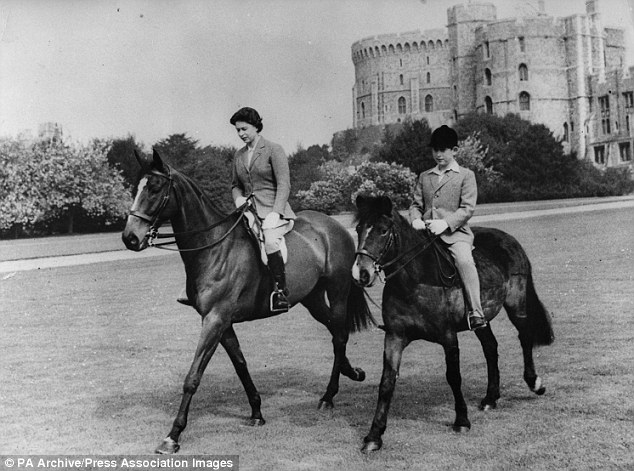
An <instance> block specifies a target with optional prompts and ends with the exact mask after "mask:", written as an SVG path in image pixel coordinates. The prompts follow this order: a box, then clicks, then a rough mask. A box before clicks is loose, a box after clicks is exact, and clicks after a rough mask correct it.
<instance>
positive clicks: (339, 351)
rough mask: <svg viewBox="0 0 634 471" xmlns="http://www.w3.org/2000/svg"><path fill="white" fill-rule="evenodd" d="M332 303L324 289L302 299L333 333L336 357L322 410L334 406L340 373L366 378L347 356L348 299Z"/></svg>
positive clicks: (353, 377)
mask: <svg viewBox="0 0 634 471" xmlns="http://www.w3.org/2000/svg"><path fill="white" fill-rule="evenodd" d="M329 299H330V293H329ZM332 303H333V304H332V308H329V307H328V305H327V304H326V300H325V299H324V292H323V290H316V291H314V292H313V293H311V294H310V295H309V296H307V297H306V298H304V300H302V304H304V306H306V307H307V308H308V311H309V312H310V314H311V315H312V316H313V317H314V318H315V319H316V320H317V321H319V322H320V323H322V324H323V325H324V326H326V328H328V330H329V332H330V334H331V335H332V345H333V350H334V355H335V358H334V361H333V365H332V372H331V374H330V381H328V386H327V387H326V392H325V393H324V395H323V396H322V398H321V399H320V400H319V406H318V407H319V409H320V410H328V409H332V408H333V407H334V403H333V398H334V397H335V395H336V394H337V393H338V392H339V375H340V374H343V375H344V376H347V377H348V378H350V379H352V380H354V381H363V380H364V379H365V372H364V371H363V370H362V369H360V368H353V367H352V365H350V361H349V360H348V357H347V356H346V345H347V343H348V338H349V334H348V332H347V330H346V319H345V316H346V300H345V299H343V300H339V298H338V297H337V298H336V299H335V301H334V302H332Z"/></svg>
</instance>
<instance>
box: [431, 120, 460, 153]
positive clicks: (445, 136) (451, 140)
mask: <svg viewBox="0 0 634 471" xmlns="http://www.w3.org/2000/svg"><path fill="white" fill-rule="evenodd" d="M457 145H458V134H456V131H454V130H453V129H451V128H450V127H449V126H445V125H442V126H440V127H439V128H437V129H436V130H434V132H433V133H431V140H430V141H429V147H431V148H432V149H434V150H445V149H453V148H454V147H456V146H457Z"/></svg>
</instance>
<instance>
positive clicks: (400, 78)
mask: <svg viewBox="0 0 634 471" xmlns="http://www.w3.org/2000/svg"><path fill="white" fill-rule="evenodd" d="M398 79H399V81H400V82H401V85H403V74H401V75H399V76H398Z"/></svg>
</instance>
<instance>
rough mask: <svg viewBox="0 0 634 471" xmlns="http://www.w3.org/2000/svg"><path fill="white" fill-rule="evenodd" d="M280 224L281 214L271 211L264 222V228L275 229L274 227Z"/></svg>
mask: <svg viewBox="0 0 634 471" xmlns="http://www.w3.org/2000/svg"><path fill="white" fill-rule="evenodd" d="M279 224H280V215H279V213H276V212H275V211H272V212H270V213H269V214H267V215H266V217H265V218H264V222H263V223H262V229H273V228H274V227H277V226H279Z"/></svg>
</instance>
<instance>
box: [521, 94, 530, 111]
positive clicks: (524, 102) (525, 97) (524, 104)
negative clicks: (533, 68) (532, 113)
mask: <svg viewBox="0 0 634 471" xmlns="http://www.w3.org/2000/svg"><path fill="white" fill-rule="evenodd" d="M530 109H531V96H530V95H529V94H528V92H522V93H520V111H528V110H530Z"/></svg>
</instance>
